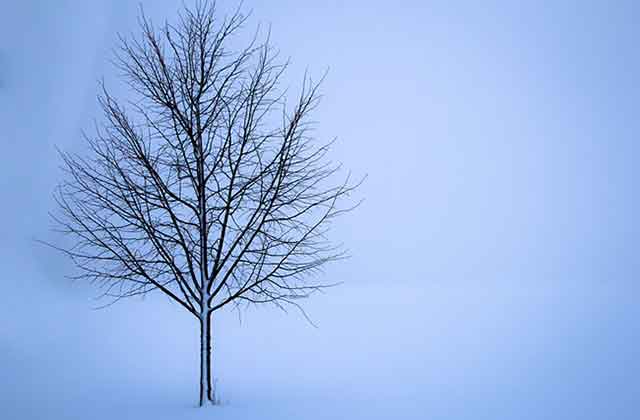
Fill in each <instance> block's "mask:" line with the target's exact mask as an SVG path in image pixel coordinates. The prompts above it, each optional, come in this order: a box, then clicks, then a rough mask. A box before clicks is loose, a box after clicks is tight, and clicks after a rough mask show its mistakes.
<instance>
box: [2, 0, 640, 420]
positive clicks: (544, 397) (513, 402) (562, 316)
mask: <svg viewBox="0 0 640 420" xmlns="http://www.w3.org/2000/svg"><path fill="white" fill-rule="evenodd" d="M343 3H347V4H343ZM613 3H614V4H612V2H599V3H598V2H586V1H585V2H550V1H549V2H462V1H456V2H451V1H450V2H430V1H424V2H422V1H421V2H417V1H398V2H394V3H390V2H378V1H367V2H365V1H349V2H337V1H327V2H303V1H295V2H294V1H280V0H274V1H269V2H251V1H246V2H245V8H246V9H252V10H253V17H252V19H251V20H250V22H249V28H248V29H249V30H251V27H252V26H253V25H255V24H257V23H259V22H261V23H263V24H265V25H268V24H271V25H272V40H273V42H274V44H275V45H276V46H278V47H279V48H280V50H281V51H282V54H283V55H284V56H291V57H292V66H291V68H290V71H289V73H288V76H287V82H288V83H290V85H291V87H292V89H295V87H296V86H298V85H299V82H300V81H301V79H302V76H303V73H304V71H305V69H307V68H308V69H309V71H310V72H311V74H315V75H318V76H319V75H321V74H322V73H323V72H324V70H325V69H327V68H329V74H328V77H327V79H326V83H325V84H324V90H323V92H324V95H325V96H324V100H323V103H322V105H321V107H320V108H319V109H318V113H317V119H318V121H319V122H320V124H319V125H318V130H317V134H318V137H320V138H325V139H329V138H332V137H334V136H337V137H338V143H337V144H336V146H335V147H334V150H333V157H334V158H335V159H336V160H338V161H342V162H343V163H344V164H345V166H346V167H348V168H351V169H352V171H353V173H354V174H356V175H364V174H367V175H368V178H367V181H366V183H365V184H364V186H363V187H362V189H361V191H360V194H361V195H362V197H364V198H365V203H364V204H363V206H362V207H361V208H359V209H358V210H357V212H355V213H353V214H351V215H349V216H347V217H345V218H344V219H343V220H342V221H340V222H339V223H338V224H336V226H335V229H334V237H335V238H336V240H338V241H344V242H345V243H346V244H347V245H348V246H349V248H350V250H351V253H352V254H353V257H352V258H351V259H350V260H349V261H347V262H346V263H343V264H340V265H336V266H334V267H331V268H330V269H328V270H327V271H326V273H325V276H326V277H327V279H329V280H331V281H333V280H338V281H345V285H344V286H341V287H340V288H338V289H335V290H331V291H329V292H328V293H327V294H326V295H322V296H319V297H317V298H314V299H312V300H310V301H309V302H308V305H307V307H308V309H309V312H310V314H311V316H312V317H313V318H314V320H315V321H316V323H317V324H319V326H320V328H319V329H313V328H311V327H309V326H308V325H307V324H306V323H305V322H304V320H303V319H302V317H300V316H298V315H296V314H293V313H292V314H289V316H285V315H284V314H280V313H278V312H276V311H273V310H270V309H255V310H252V311H250V312H249V313H247V314H246V316H245V317H244V318H243V320H242V324H239V322H238V320H237V317H236V316H235V315H234V314H225V315H223V316H222V317H220V318H219V319H217V320H216V326H215V330H214V337H215V338H214V340H216V342H218V343H219V344H218V347H217V349H218V350H217V355H214V360H215V362H214V363H215V367H214V370H216V371H217V372H218V373H219V380H220V384H221V385H220V386H221V389H222V392H223V395H227V396H228V398H229V399H230V400H231V403H232V405H236V406H240V407H242V406H243V404H247V405H248V406H258V407H259V406H260V404H265V405H270V404H272V405H278V401H280V402H282V405H283V406H286V405H287V404H288V401H289V400H292V399H293V400H301V401H306V402H308V404H310V405H311V406H313V405H314V404H317V405H320V406H323V404H322V403H321V401H325V400H327V401H328V400H330V401H338V400H339V401H355V403H353V404H351V405H349V404H350V403H345V404H347V406H349V407H351V406H354V407H357V406H358V404H362V405H363V406H366V407H371V406H372V403H371V402H376V404H378V405H380V407H382V408H380V410H381V411H380V413H385V412H390V413H393V412H397V411H396V410H397V409H398V407H404V408H403V410H404V411H402V413H404V414H405V415H406V416H407V417H410V416H412V415H413V416H415V417H416V418H423V417H422V416H423V415H425V416H426V418H430V417H429V415H431V417H432V418H460V419H463V418H469V419H472V418H473V419H478V418H491V419H500V418H505V419H511V418H532V419H538V418H558V419H567V418H585V419H586V418H594V419H601V418H617V419H626V418H629V419H632V418H636V417H637V413H638V412H639V411H640V404H639V403H638V402H637V395H638V394H639V393H640V378H639V375H640V363H639V362H638V361H637V354H638V353H639V351H640V330H639V329H638V328H637V320H638V318H639V315H640V309H639V308H640V305H639V302H638V299H639V298H638V296H639V294H638V292H639V286H638V282H637V278H638V274H639V273H640V258H638V255H637V254H638V251H637V250H638V249H639V246H638V245H639V240H638V234H639V233H640V229H639V227H640V224H639V222H638V218H637V216H636V215H637V214H638V210H639V203H638V198H637V196H638V186H637V182H638V181H637V180H638V179H639V175H640V174H639V173H638V172H639V171H640V169H639V166H638V156H639V150H638V147H639V146H638V141H637V139H638V134H639V133H640V122H639V120H638V118H637V116H636V115H635V114H636V112H637V109H638V107H637V103H638V99H639V98H640V84H639V83H638V74H640V72H639V70H640V68H639V66H640V52H639V50H638V46H637V40H638V36H639V35H640V34H639V33H638V27H637V21H638V19H639V18H640V10H639V6H638V5H637V3H635V2H623V1H620V2H613ZM178 5H179V2H171V1H156V2H144V7H145V11H146V12H147V13H148V15H150V16H151V17H152V18H154V19H164V18H169V19H171V18H172V16H174V14H175V11H176V8H177V7H178ZM234 6H235V3H232V2H220V8H221V10H222V11H225V10H230V9H231V8H232V7H234ZM136 13H137V6H136V4H134V2H125V1H113V2H106V1H93V2H81V1H70V0H68V1H59V2H44V1H41V2H37V1H31V2H29V1H26V2H13V3H11V4H9V5H5V6H4V11H3V13H2V16H1V17H0V23H1V25H0V26H1V29H0V35H2V40H3V42H2V43H1V44H0V67H1V68H0V123H2V126H3V130H2V135H0V140H1V141H2V146H3V152H4V153H3V154H2V156H1V157H0V197H2V202H3V205H2V206H1V207H0V217H1V219H2V220H3V221H4V223H3V224H2V225H1V227H0V251H2V252H1V253H0V262H1V263H2V267H3V287H4V289H5V290H6V293H3V294H2V296H1V297H0V320H1V321H0V327H1V331H2V333H1V334H0V352H2V353H0V354H2V358H0V368H2V371H3V372H9V374H8V375H3V378H2V379H0V391H1V392H0V394H1V395H2V397H0V401H1V400H2V399H5V400H6V401H7V402H6V403H5V404H6V406H7V407H12V408H10V410H20V407H25V406H28V405H29V404H30V403H28V401H30V399H31V398H32V396H31V395H30V394H31V392H32V391H31V389H32V388H33V387H34V386H35V387H37V388H38V393H41V394H42V399H43V400H46V401H49V403H50V404H51V406H52V407H54V406H55V407H58V408H57V410H58V411H55V412H56V413H57V412H60V413H62V412H63V411H64V408H60V407H66V405H65V404H66V403H64V401H66V402H68V403H69V404H70V405H71V402H76V401H84V403H80V404H79V406H81V407H84V406H85V405H83V404H88V405H90V404H93V402H94V400H95V399H96V397H95V393H96V392H102V393H103V394H108V395H111V397H110V398H111V399H112V400H113V401H114V402H113V405H115V406H118V404H123V403H122V401H129V400H131V399H133V398H131V396H132V395H135V396H136V398H135V400H142V401H147V400H148V401H157V400H159V399H162V400H163V401H168V402H166V404H167V405H168V406H171V405H172V404H175V405H178V406H179V405H180V404H184V401H187V403H186V405H188V403H189V402H190V401H191V400H190V399H191V398H192V394H195V391H193V389H192V387H195V386H196V383H195V382H196V380H195V378H196V376H195V375H196V372H197V370H196V369H197V366H196V354H195V350H194V349H195V345H196V335H195V333H196V331H195V326H191V325H190V322H189V321H188V318H187V317H186V315H184V314H181V313H180V311H179V310H178V308H174V307H172V306H171V305H169V304H168V303H166V302H165V301H164V300H163V299H156V298H150V299H147V300H145V301H139V300H131V301H129V302H125V303H122V304H119V305H116V306H115V307H112V308H110V309H107V310H104V311H97V312H96V311H93V310H91V307H93V306H95V302H93V301H92V300H91V297H92V296H94V295H95V292H94V291H93V290H92V289H91V288H89V287H84V286H83V285H71V284H70V283H69V282H68V281H67V280H65V279H64V278H63V275H64V274H65V273H67V272H68V271H69V270H70V269H71V267H70V266H69V265H68V262H67V261H65V260H63V259H62V258H61V257H60V256H59V255H57V254H55V253H52V252H50V251H49V250H47V249H42V248H39V247H38V246H36V245H35V244H34V243H33V241H32V239H33V238H34V237H39V238H42V237H45V238H49V237H51V235H52V234H51V233H49V232H48V230H47V229H48V226H49V221H48V219H47V212H48V211H49V210H50V209H51V207H52V205H53V202H52V200H51V191H52V189H53V187H54V186H55V184H56V182H57V180H58V179H59V178H60V176H61V173H60V171H59V170H58V164H59V162H58V159H57V155H56V153H55V149H54V146H58V147H61V148H63V149H65V150H80V149H81V148H82V141H81V136H80V131H81V130H82V129H86V130H88V131H90V130H91V129H92V119H93V118H99V114H98V112H97V107H96V102H95V94H96V93H97V88H98V84H97V81H98V80H99V79H100V78H101V77H104V78H105V80H106V81H107V83H108V84H109V85H111V86H113V88H114V89H116V90H118V89H120V88H119V87H118V84H117V78H115V77H114V71H113V68H112V67H111V66H110V64H109V61H108V60H109V58H110V54H111V53H110V51H111V48H112V47H113V46H114V45H115V41H116V33H117V32H122V33H125V34H127V33H130V32H132V31H134V32H135V31H136ZM132 320H134V321H132ZM36 326H37V328H36ZM192 327H193V331H192V330H191V328H192ZM34 331H36V332H35V333H34ZM69 366H73V367H74V368H73V369H69ZM159 366H161V367H162V368H159ZM45 371H46V373H45ZM149 383H152V384H153V385H152V386H148V384H149ZM194 389H195V388H194ZM98 390H99V391H98ZM116 390H119V391H117V392H116ZM192 391H193V392H192ZM223 398H224V397H223ZM61 401H62V402H61ZM363 401H364V402H363ZM305 404H306V403H305ZM303 405H304V404H303ZM337 406H340V404H338V405H337ZM327 410H329V411H328V413H329V414H327V416H329V418H330V414H331V411H330V409H327ZM385 410H388V411H385ZM10 412H12V411H10ZM357 413H358V411H357V410H356V411H355V414H354V416H355V417H357ZM38 415H39V414H38V412H37V410H36V411H34V413H33V418H39V417H38ZM362 415H364V414H362ZM380 415H382V414H380Z"/></svg>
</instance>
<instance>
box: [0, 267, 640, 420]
mask: <svg viewBox="0 0 640 420" xmlns="http://www.w3.org/2000/svg"><path fill="white" fill-rule="evenodd" d="M19 263H20V261H19V260H18V261H16V264H19ZM28 271H30V275H31V276H32V279H31V280H26V281H25V282H23V283H22V286H20V288H19V290H12V291H11V292H12V293H11V294H8V295H6V296H5V297H3V298H2V309H1V311H2V312H1V314H2V317H1V318H2V339H1V340H0V343H1V350H2V358H1V360H0V369H1V372H2V376H1V377H0V383H1V385H2V387H1V388H2V394H1V395H0V402H1V404H0V414H1V415H0V418H2V419H51V420H56V419H87V418H92V419H128V418H131V419H154V420H160V419H203V418H216V419H335V418H346V419H391V418H398V419H470V420H471V419H474V420H476V419H505V420H506V419H515V418H518V419H532V420H534V419H535V420H538V419H541V418H546V419H570V418H576V419H577V418H580V419H602V418H616V419H634V418H636V413H638V409H640V403H639V402H638V400H637V395H638V392H639V391H640V380H639V376H638V375H639V374H640V370H639V368H638V363H637V361H636V357H637V354H638V350H640V344H639V340H638V338H639V333H638V331H637V329H632V328H630V327H629V325H632V320H633V319H637V317H638V316H639V315H640V309H638V308H637V306H634V304H633V302H634V300H635V298H634V296H633V294H634V292H635V291H637V290H636V289H637V288H636V287H635V286H633V285H627V286H624V287H621V285H620V284H615V285H614V284H610V283H599V284H592V287H591V288H589V289H586V288H583V287H581V285H580V284H579V283H577V282H575V283H572V284H569V283H564V284H562V285H558V284H552V283H549V282H540V283H539V284H537V285H536V286H529V287H524V286H522V285H516V284H510V283H508V282H485V283H477V282H476V283H470V282H464V281H459V282H451V283H448V284H444V283H435V282H431V283H428V282H427V283H422V284H418V283H416V284H414V285H407V286H401V287H396V288H389V287H388V285H386V284H369V285H363V284H358V283H357V282H353V283H351V284H347V285H343V286H341V287H340V288H336V289H334V290H332V291H330V292H329V293H327V294H326V295H318V296H317V297H315V298H313V299H312V300H310V301H308V305H307V307H308V309H309V312H310V314H311V315H312V316H313V318H314V321H315V322H316V323H317V324H318V326H319V328H317V329H316V328H313V327H311V326H309V325H308V324H307V323H306V322H305V321H304V319H303V318H302V317H301V316H300V315H298V314H295V313H290V314H289V315H286V314H283V313H281V312H279V311H275V310H272V309H266V308H265V309H259V310H258V309H256V310H251V311H249V312H248V313H247V314H246V315H245V316H244V317H243V319H242V323H240V322H239V321H238V318H237V316H236V315H235V314H233V313H227V314H223V315H221V316H220V317H218V319H217V321H216V323H215V326H214V328H215V331H214V337H215V341H214V361H215V366H214V371H215V373H216V376H217V377H218V379H219V388H218V389H219V393H220V394H219V396H220V398H221V399H222V401H223V403H224V404H223V405H222V406H220V407H210V408H206V409H199V408H197V407H195V401H196V385H197V353H196V348H197V347H196V346H197V337H196V328H195V325H191V324H192V323H191V320H190V319H189V318H188V317H187V316H186V315H184V316H183V315H182V314H181V313H180V311H179V309H178V308H176V307H174V306H172V305H171V304H169V303H167V302H165V301H164V300H162V299H156V298H149V299H146V300H144V301H139V300H138V301H136V300H131V301H129V302H126V303H122V304H119V305H116V306H113V307H111V308H109V309H105V310H100V311H92V310H90V309H89V308H90V303H91V302H90V301H89V300H87V296H89V295H90V290H89V289H84V288H82V287H77V286H76V287H69V286H68V285H66V286H61V285H59V284H52V283H47V281H46V280H43V279H42V278H40V279H39V280H37V277H38V273H37V272H34V270H28ZM38 281H40V282H41V283H38ZM42 284H44V285H46V287H44V288H42V287H40V290H39V293H37V294H33V293H32V294H31V296H33V300H32V302H33V304H34V305H33V308H27V307H26V306H24V305H23V304H22V303H19V302H18V301H17V300H16V299H12V298H10V297H9V296H10V295H13V296H20V295H21V293H24V294H26V295H29V292H33V290H34V289H33V287H38V286H39V285H40V286H41V285H42ZM43 290H44V291H43ZM16 320H17V321H16ZM585 320H588V322H586V321H585Z"/></svg>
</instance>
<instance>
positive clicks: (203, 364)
mask: <svg viewBox="0 0 640 420" xmlns="http://www.w3.org/2000/svg"><path fill="white" fill-rule="evenodd" d="M206 401H210V402H214V403H215V393H214V390H213V387H212V386H211V315H210V314H207V315H204V316H203V317H202V318H201V319H200V406H201V407H202V406H203V405H204V404H205V402H206Z"/></svg>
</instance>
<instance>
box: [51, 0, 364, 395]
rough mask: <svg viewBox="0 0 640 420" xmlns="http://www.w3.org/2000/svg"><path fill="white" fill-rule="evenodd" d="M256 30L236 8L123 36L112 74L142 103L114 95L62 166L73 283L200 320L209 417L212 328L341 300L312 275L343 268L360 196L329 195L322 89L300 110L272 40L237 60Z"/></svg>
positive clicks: (59, 221)
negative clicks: (321, 135)
mask: <svg viewBox="0 0 640 420" xmlns="http://www.w3.org/2000/svg"><path fill="white" fill-rule="evenodd" d="M245 21H246V16H244V15H242V14H241V13H240V11H239V10H237V11H236V12H235V13H234V14H233V15H231V16H227V17H225V18H222V19H219V18H218V15H217V13H216V11H215V7H214V4H211V3H208V2H201V3H198V5H197V6H195V7H194V8H193V9H189V8H184V9H183V10H182V11H181V12H180V14H179V18H178V19H177V23H176V24H175V25H172V24H168V23H165V24H164V25H162V26H161V27H158V28H156V27H154V25H153V24H152V23H151V22H150V21H149V20H148V19H147V18H145V17H144V14H141V18H140V27H141V32H142V34H141V36H140V37H132V38H131V39H127V38H125V37H121V38H120V41H121V43H120V46H119V48H118V49H117V52H116V54H115V55H116V57H115V60H114V62H115V64H116V65H117V68H118V69H119V70H121V73H122V76H123V78H124V80H125V81H126V84H127V86H128V87H129V88H130V89H131V91H132V94H131V95H132V98H133V99H131V98H129V100H127V101H122V100H118V99H116V98H115V97H113V96H112V95H111V94H110V93H109V92H108V91H107V89H106V88H105V87H104V84H103V86H102V93H101V94H100V95H99V96H98V100H99V103H100V105H101V108H102V110H103V113H104V121H103V122H102V123H101V124H99V125H98V127H97V129H96V134H95V135H92V136H87V135H85V139H86V142H87V144H88V148H89V151H88V153H86V154H84V155H80V154H77V153H74V154H71V153H63V152H61V155H62V159H63V163H64V164H63V169H64V170H65V172H66V176H65V180H64V181H62V182H61V184H60V185H59V188H58V189H57V191H56V194H55V197H56V201H57V203H58V205H59V206H58V208H59V210H60V211H59V212H57V213H56V214H54V215H53V218H54V220H55V221H56V225H57V226H58V228H59V229H60V230H61V231H63V232H64V233H66V234H68V235H70V236H71V238H72V239H71V241H70V242H69V243H71V244H72V245H70V246H62V247H60V246H59V247H58V249H60V250H62V251H63V252H64V253H66V254H67V255H68V256H69V257H71V258H72V260H73V262H74V263H75V265H76V266H77V268H78V269H79V271H78V272H77V273H76V275H74V276H72V277H74V278H77V279H82V280H88V281H91V282H93V283H96V284H97V285H99V286H101V287H103V288H104V295H105V296H107V297H112V298H113V299H114V301H115V300H119V299H121V298H125V297H130V296H137V295H143V294H146V293H149V292H151V291H160V292H162V293H164V294H165V295H167V296H168V297H169V298H170V299H171V300H172V301H173V302H175V303H177V304H178V305H179V306H180V307H182V308H183V309H185V310H187V311H188V312H189V313H191V314H192V315H193V316H194V318H195V319H196V320H197V322H198V323H199V326H200V337H201V340H200V342H201V346H200V365H201V369H200V405H203V404H204V403H205V402H206V401H207V400H209V401H211V402H214V403H215V401H216V396H215V392H214V388H213V386H212V373H211V319H212V314H213V313H214V312H215V311H218V310H220V309H222V308H225V307H227V306H231V307H233V308H236V309H238V310H240V308H241V307H244V305H249V304H258V303H272V304H275V305H278V306H279V307H284V306H285V305H288V304H291V305H295V306H296V307H298V308H299V306H298V303H296V300H297V299H300V298H305V297H307V296H309V295H310V294H311V293H313V292H314V291H317V290H320V289H321V288H323V287H327V286H329V285H330V284H324V283H321V282H319V281H317V280H314V277H313V276H312V275H313V274H314V273H317V272H318V270H319V269H320V268H321V267H322V266H323V265H324V264H325V263H327V262H329V261H334V260H337V259H341V258H342V257H344V255H345V254H344V250H343V249H342V247H341V246H339V245H334V244H332V242H330V241H329V240H328V238H327V236H326V233H327V229H328V227H329V225H330V222H331V220H332V219H334V218H335V217H336V216H338V215H339V214H341V213H343V212H345V211H348V210H349V209H350V208H348V207H347V208H345V207H343V206H342V205H340V202H341V199H342V198H344V197H345V196H347V195H349V193H350V192H351V191H353V189H354V188H355V187H356V186H357V184H352V183H350V181H349V176H346V177H345V178H346V180H344V181H341V182H338V183H335V181H332V180H333V179H334V175H336V174H337V172H338V171H339V170H340V166H339V165H336V164H334V163H332V162H331V161H329V160H328V159H327V157H326V154H327V151H328V148H329V146H330V144H331V143H321V144H316V141H315V140H314V138H313V136H312V128H313V127H312V123H313V121H311V120H310V119H309V116H310V113H311V112H312V111H313V110H314V108H315V106H316V105H317V103H318V99H319V95H318V84H317V83H312V82H311V80H310V79H309V78H308V77H306V76H305V78H304V82H303V86H302V89H301V92H300V93H299V95H296V96H295V101H294V103H293V104H292V105H291V106H288V105H287V103H286V98H287V94H286V91H285V90H283V89H282V88H281V87H280V81H281V79H282V76H283V73H284V71H285V69H286V68H287V63H286V62H280V61H279V60H278V58H277V53H276V52H275V51H274V49H273V48H272V47H271V46H270V44H269V38H268V36H266V37H265V39H264V40H259V37H258V35H255V36H254V37H253V38H252V41H250V42H249V43H248V46H246V47H244V48H241V49H234V48H233V47H232V44H233V42H230V41H231V40H232V38H233V36H234V35H235V34H236V33H238V31H239V30H240V29H241V28H242V27H243V24H244V23H245ZM257 33H259V32H256V34H257ZM351 208H352V207H351Z"/></svg>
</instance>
